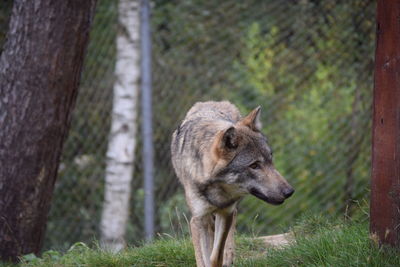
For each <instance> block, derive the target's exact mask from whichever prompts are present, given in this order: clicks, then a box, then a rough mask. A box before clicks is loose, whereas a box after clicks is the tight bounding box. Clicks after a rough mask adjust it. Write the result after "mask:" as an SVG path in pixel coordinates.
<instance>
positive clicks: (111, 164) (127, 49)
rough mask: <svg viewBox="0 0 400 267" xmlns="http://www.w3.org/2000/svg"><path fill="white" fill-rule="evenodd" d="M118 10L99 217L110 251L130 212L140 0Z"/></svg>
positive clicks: (120, 239)
mask: <svg viewBox="0 0 400 267" xmlns="http://www.w3.org/2000/svg"><path fill="white" fill-rule="evenodd" d="M118 13H119V14H118V16H119V26H120V27H119V32H118V34H117V61H116V70H115V73H116V81H115V84H114V103H113V113H112V122H111V132H110V138H109V144H108V151H107V167H106V177H105V180H106V185H105V196H104V198H105V199H104V204H103V214H102V220H101V245H102V246H103V247H104V248H106V249H109V250H111V251H119V250H121V249H122V248H123V247H124V246H125V241H124V235H125V229H126V222H127V219H128V213H129V212H128V211H129V199H130V193H131V180H132V172H133V162H134V153H135V146H136V128H137V125H136V124H137V123H136V117H137V97H138V91H139V84H138V82H139V76H140V66H139V57H140V51H139V50H140V46H139V45H140V44H139V33H140V27H139V1H138V0H120V1H119V6H118Z"/></svg>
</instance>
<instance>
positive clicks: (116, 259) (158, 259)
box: [0, 216, 400, 267]
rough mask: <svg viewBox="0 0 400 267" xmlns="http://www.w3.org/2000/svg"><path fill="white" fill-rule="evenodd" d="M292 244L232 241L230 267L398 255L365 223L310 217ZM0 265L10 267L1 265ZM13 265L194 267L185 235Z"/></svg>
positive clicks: (382, 260) (373, 260)
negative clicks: (234, 247) (112, 251)
mask: <svg viewBox="0 0 400 267" xmlns="http://www.w3.org/2000/svg"><path fill="white" fill-rule="evenodd" d="M293 231H294V234H295V238H296V242H295V243H294V244H293V245H290V246H288V247H286V248H284V249H271V248H265V247H264V245H263V244H262V243H261V242H260V241H254V239H252V238H248V237H239V238H238V239H237V252H236V254H237V258H236V261H235V266H279V267H282V266H307V267H309V266H318V267H319V266H346V267H347V266H400V253H399V252H398V251H394V250H392V249H389V248H378V247H377V245H376V242H375V241H374V240H373V239H370V238H369V234H368V226H367V223H366V222H354V221H347V222H343V221H340V222H337V221H336V222H331V221H329V220H327V219H326V218H323V217H319V216H313V217H310V218H308V219H307V220H305V221H302V222H300V223H298V224H297V225H296V226H295V227H294V228H293ZM0 266H7V267H9V266H13V267H15V265H9V264H1V263H0ZM19 266H57V267H62V266H90V267H97V266H99V267H100V266H102V267H103V266H110V267H111V266H115V267H116V266H154V267H156V266H157V267H161V266H185V267H186V266H195V260H194V252H193V247H192V245H191V243H190V240H189V239H176V238H170V237H165V238H161V239H159V240H157V241H156V242H154V243H153V244H151V245H144V246H142V247H136V248H129V249H126V250H125V251H123V252H121V253H118V254H110V253H107V252H104V251H102V250H101V249H99V248H96V246H95V248H88V247H87V246H86V245H85V244H82V243H77V244H75V245H74V246H73V247H72V248H71V249H70V250H69V251H68V252H67V253H65V254H60V253H58V252H56V251H47V252H45V253H44V254H43V255H42V257H41V258H36V257H35V256H34V255H26V256H24V257H23V258H22V262H21V263H20V264H19Z"/></svg>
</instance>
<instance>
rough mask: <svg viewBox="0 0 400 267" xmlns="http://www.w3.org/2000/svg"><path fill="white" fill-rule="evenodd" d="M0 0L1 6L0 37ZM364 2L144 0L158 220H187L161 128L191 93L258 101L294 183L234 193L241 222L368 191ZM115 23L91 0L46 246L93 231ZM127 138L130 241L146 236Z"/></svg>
mask: <svg viewBox="0 0 400 267" xmlns="http://www.w3.org/2000/svg"><path fill="white" fill-rule="evenodd" d="M11 2H12V1H5V2H2V3H1V4H0V43H1V42H2V40H4V39H3V38H4V33H5V32H6V21H7V18H8V14H9V9H10V6H11V4H10V3H11ZM4 3H8V5H5V4H4ZM374 10H375V1H372V0H351V1H344V0H325V1H318V0H289V1H279V0H268V1H260V0H248V1H233V0H228V1H210V0H207V1H204V0H202V1H200V0H185V1H179V0H173V1H166V0H155V1H153V10H152V31H153V32H152V33H153V36H152V37H153V104H154V107H153V112H154V124H153V125H154V142H155V143H154V147H155V164H156V165H155V182H156V185H155V190H156V191H155V199H156V212H157V214H156V227H157V229H156V230H157V232H161V233H176V232H178V233H180V232H185V231H187V229H185V227H186V226H185V225H184V224H185V221H184V220H183V219H184V216H183V215H182V213H186V214H187V208H186V205H185V201H184V197H183V194H182V189H181V187H180V185H179V184H178V181H177V179H176V177H175V175H174V173H173V171H172V166H171V163H170V152H169V144H170V137H171V134H172V132H173V130H174V129H175V128H176V126H177V125H178V124H179V122H180V120H181V119H183V117H184V115H185V113H186V111H187V110H188V109H189V108H190V107H191V106H192V105H193V104H194V103H195V102H197V101H205V100H211V99H212V100H222V99H228V100H230V101H231V102H232V103H234V104H236V105H237V106H238V107H239V108H240V110H241V111H242V113H243V114H245V113H246V112H249V111H250V110H251V109H253V108H254V107H256V106H258V105H261V106H262V115H261V119H262V122H263V126H264V129H263V130H264V132H265V133H266V134H267V137H268V139H269V142H270V144H271V146H272V148H273V149H274V157H275V165H276V166H277V168H278V170H279V171H280V172H281V173H282V174H283V175H284V176H285V177H286V178H287V179H288V181H289V182H290V183H291V184H292V185H293V186H294V187H295V188H296V193H295V194H294V195H293V197H292V198H291V199H289V200H288V201H287V202H286V203H285V204H283V205H282V206H279V207H273V206H270V205H266V204H265V203H264V202H262V201H260V200H257V199H255V198H254V197H247V198H245V199H244V200H243V201H242V203H240V205H239V215H238V228H239V230H240V231H242V232H252V233H259V234H268V233H274V232H278V231H282V230H285V229H287V227H288V226H290V225H291V224H292V222H293V221H296V220H297V219H298V218H299V217H300V216H301V214H303V213H305V212H325V213H328V214H329V215H330V216H333V217H337V216H342V215H343V214H345V213H346V215H352V214H353V213H355V214H359V208H358V207H359V205H358V204H357V203H360V202H363V199H364V198H366V197H368V193H369V192H368V189H367V188H368V181H369V166H370V138H371V137H370V132H371V131H370V126H371V125H370V121H371V120H370V118H371V114H370V113H371V103H372V85H373V81H372V77H373V76H372V69H373V48H374V38H375V15H374ZM117 31H118V25H117V1H116V0H113V1H105V0H99V1H98V6H97V13H96V16H95V21H94V26H93V29H92V32H91V42H90V46H89V49H88V54H87V56H86V62H85V67H84V72H83V76H82V82H81V88H80V92H79V96H78V100H77V104H76V108H75V111H74V117H73V121H72V125H71V131H70V134H69V137H68V140H67V142H66V144H65V149H64V154H63V158H62V164H61V166H60V175H59V178H58V181H57V183H56V189H55V195H54V198H53V203H52V210H51V213H50V215H49V223H48V232H47V240H46V247H52V248H54V247H56V248H66V247H68V246H69V245H71V244H72V243H74V242H76V241H84V242H88V241H89V240H90V239H92V238H93V237H98V230H99V229H98V225H99V224H98V223H99V218H100V214H101V206H102V199H103V179H104V168H105V152H106V148H107V139H108V134H109V125H110V114H111V105H112V86H113V82H114V64H115V36H116V33H117ZM140 120H141V118H139V127H140ZM138 132H139V133H140V129H139V131H138ZM138 139H139V140H138V146H137V150H136V152H137V153H136V155H137V156H136V162H135V170H134V181H133V183H132V186H133V189H132V205H131V206H132V209H131V218H130V222H129V226H128V234H127V239H128V241H129V243H133V244H134V243H136V244H137V243H140V242H141V240H142V238H143V236H144V233H143V217H144V216H143V196H144V194H143V190H142V166H141V165H142V158H141V156H140V153H141V141H140V137H138ZM179 216H181V217H179ZM188 216H189V215H188Z"/></svg>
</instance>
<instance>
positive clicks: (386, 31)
mask: <svg viewBox="0 0 400 267" xmlns="http://www.w3.org/2000/svg"><path fill="white" fill-rule="evenodd" d="M376 18H377V34H376V37H377V40H376V51H375V85H374V104H373V106H374V111H373V126H372V128H373V129H372V135H373V140H372V171H371V176H372V177H371V217H370V231H371V234H373V235H374V236H375V237H376V238H378V240H379V243H380V244H388V245H391V246H396V247H399V244H400V242H399V240H400V239H399V237H400V205H399V204H400V145H399V141H400V76H399V74H400V1H399V0H396V1H389V0H378V1H377V16H376Z"/></svg>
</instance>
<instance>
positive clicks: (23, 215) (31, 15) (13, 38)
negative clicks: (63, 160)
mask: <svg viewBox="0 0 400 267" xmlns="http://www.w3.org/2000/svg"><path fill="white" fill-rule="evenodd" d="M95 3H96V1H95V0H90V1H79V0H70V1H63V0H58V1H54V0H35V1H30V0H14V3H13V9H12V14H11V19H10V25H9V31H8V33H7V42H6V44H5V45H4V50H3V52H2V54H1V58H0V258H1V259H3V260H12V261H17V260H18V257H19V256H21V255H24V254H28V253H36V254H37V253H39V252H40V249H41V246H42V244H43V239H44V233H45V229H46V221H47V214H48V211H49V208H50V201H51V198H52V194H53V188H54V183H55V180H56V177H57V169H58V165H59V162H60V156H61V151H62V146H63V142H64V140H65V137H66V135H67V131H68V129H69V124H70V121H71V112H72V108H73V106H74V103H75V99H76V95H77V93H78V85H79V80H80V76H81V71H82V64H83V58H84V55H85V51H86V47H87V44H88V36H89V30H90V25H91V21H92V17H93V14H94V7H95Z"/></svg>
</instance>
